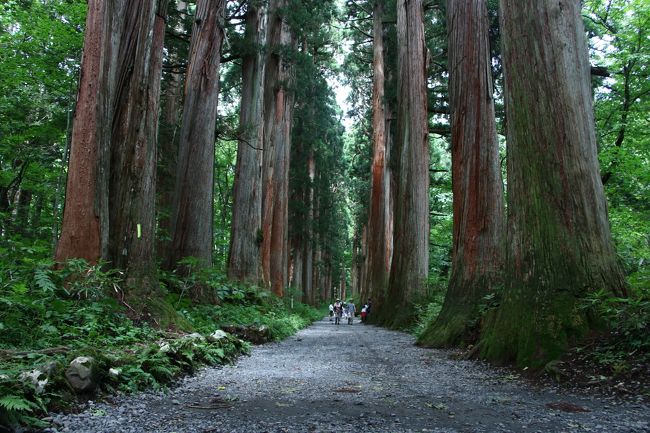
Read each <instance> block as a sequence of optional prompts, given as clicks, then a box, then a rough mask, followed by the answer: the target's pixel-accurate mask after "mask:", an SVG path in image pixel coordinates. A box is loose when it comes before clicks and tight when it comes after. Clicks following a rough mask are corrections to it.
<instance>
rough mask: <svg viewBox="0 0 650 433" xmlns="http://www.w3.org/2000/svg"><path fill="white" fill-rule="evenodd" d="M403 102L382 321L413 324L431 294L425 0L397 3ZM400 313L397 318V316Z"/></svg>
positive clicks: (400, 103)
mask: <svg viewBox="0 0 650 433" xmlns="http://www.w3.org/2000/svg"><path fill="white" fill-rule="evenodd" d="M397 46H398V58H397V62H398V77H397V86H398V98H397V139H396V151H397V159H398V161H399V163H398V167H397V173H396V176H397V182H396V183H397V192H396V196H395V222H394V224H395V227H394V228H395V230H394V233H395V239H394V252H393V262H392V266H391V272H390V279H389V284H388V296H387V302H386V304H385V306H384V307H382V306H380V308H378V309H375V306H374V303H373V314H374V313H377V314H378V320H379V321H381V322H383V323H385V324H387V325H389V326H394V327H401V326H403V325H405V324H407V323H408V322H409V321H410V320H411V319H412V317H410V316H411V315H412V314H413V312H412V303H413V302H414V301H415V300H417V299H418V298H419V297H421V296H422V295H424V294H425V292H426V283H427V275H428V269H429V141H428V131H427V87H426V60H425V59H426V47H425V45H424V23H423V21H422V1H421V0H409V1H406V0H398V1H397ZM396 311H397V312H398V313H397V314H395V312H396Z"/></svg>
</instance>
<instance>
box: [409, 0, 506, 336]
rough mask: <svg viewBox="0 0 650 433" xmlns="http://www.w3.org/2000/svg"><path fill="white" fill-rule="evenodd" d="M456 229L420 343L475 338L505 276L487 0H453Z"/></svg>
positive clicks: (451, 87) (449, 8)
mask: <svg viewBox="0 0 650 433" xmlns="http://www.w3.org/2000/svg"><path fill="white" fill-rule="evenodd" d="M447 23H448V26H449V30H448V35H449V65H450V69H449V102H450V107H451V143H452V160H451V161H452V185H453V202H454V230H453V252H452V264H451V267H452V271H451V277H450V279H449V288H448V290H447V295H446V297H445V303H444V305H443V308H442V311H441V312H440V315H439V316H438V318H437V319H436V321H435V322H434V323H432V324H431V325H430V326H429V327H428V329H427V330H426V331H425V333H424V334H423V335H422V337H421V338H420V343H424V344H427V345H434V346H453V345H456V344H458V343H461V342H468V341H469V340H471V339H475V338H476V335H470V333H471V332H474V333H475V331H476V328H477V326H478V319H479V306H480V304H481V303H482V302H484V300H483V297H484V296H485V295H487V294H488V293H490V292H491V291H492V290H493V289H494V288H495V286H497V285H498V284H499V283H500V282H501V277H502V271H503V263H504V260H505V239H504V228H505V226H504V208H505V206H504V201H503V200H504V199H503V181H502V180H501V167H500V163H499V141H498V138H497V131H496V122H495V118H494V101H493V99H492V72H491V67H490V65H491V61H490V60H491V59H490V45H489V39H488V30H489V21H488V16H487V4H486V0H449V1H448V2H447Z"/></svg>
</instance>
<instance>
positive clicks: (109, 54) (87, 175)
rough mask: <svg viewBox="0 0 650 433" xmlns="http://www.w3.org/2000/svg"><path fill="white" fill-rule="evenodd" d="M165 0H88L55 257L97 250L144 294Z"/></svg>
mask: <svg viewBox="0 0 650 433" xmlns="http://www.w3.org/2000/svg"><path fill="white" fill-rule="evenodd" d="M166 9H167V2H166V1H165V0H159V1H154V0H131V1H127V0H120V1H114V2H95V1H91V2H90V4H89V13H88V17H87V26H88V27H87V34H86V39H85V41H84V59H83V62H82V78H81V82H80V84H81V85H80V90H79V95H78V105H77V111H76V114H75V124H74V127H73V139H72V149H71V158H70V167H69V178H68V186H67V194H66V207H65V213H64V222H63V227H62V233H61V238H60V240H59V243H58V246H57V252H56V259H57V260H58V261H63V260H66V259H68V258H73V257H75V258H85V259H87V260H90V261H91V262H94V261H96V260H98V259H99V258H103V259H105V260H107V261H109V262H110V263H111V265H112V266H113V267H115V268H119V269H123V270H125V275H126V279H127V287H129V289H131V291H133V292H137V293H138V294H144V293H146V292H148V291H154V290H156V288H157V283H156V281H155V261H154V255H153V245H154V221H155V218H154V216H155V215H154V207H155V206H154V203H155V162H156V131H157V126H158V106H159V98H160V77H161V70H162V49H163V41H164V34H165V33H164V32H165V15H166Z"/></svg>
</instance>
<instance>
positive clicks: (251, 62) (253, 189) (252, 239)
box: [228, 3, 267, 283]
mask: <svg viewBox="0 0 650 433" xmlns="http://www.w3.org/2000/svg"><path fill="white" fill-rule="evenodd" d="M266 20H267V16H266V7H265V6H264V5H256V4H254V3H251V4H250V5H249V7H248V10H247V12H246V30H245V35H244V38H245V43H246V46H245V50H246V51H245V54H244V56H243V59H242V94H241V106H240V111H239V129H240V130H239V134H240V137H241V138H240V140H239V143H238V147H237V166H236V172H235V184H234V189H233V211H232V227H231V236H230V252H229V257H228V277H229V278H232V279H235V280H239V281H249V282H252V283H257V282H258V281H259V279H260V234H261V225H262V146H263V143H262V139H263V134H264V118H263V108H264V67H265V64H264V54H263V51H262V47H263V45H264V43H265V40H266Z"/></svg>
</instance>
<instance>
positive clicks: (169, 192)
mask: <svg viewBox="0 0 650 433" xmlns="http://www.w3.org/2000/svg"><path fill="white" fill-rule="evenodd" d="M172 61H174V59H172ZM168 77H169V79H168V80H167V81H166V84H167V86H166V89H165V90H166V91H165V93H166V97H165V98H164V103H163V104H162V105H163V107H162V113H161V116H160V121H161V122H160V127H159V131H158V164H157V166H156V190H157V191H158V194H157V195H158V205H157V213H158V217H157V218H158V242H157V244H156V255H157V256H158V258H159V259H161V260H162V261H163V265H164V266H167V265H168V264H169V263H166V262H167V258H168V257H169V255H170V251H169V247H170V245H171V230H172V209H173V206H174V188H175V187H176V170H177V168H176V165H177V162H178V161H177V160H178V138H179V126H180V115H181V113H182V108H183V107H182V99H183V94H182V92H183V90H182V89H183V87H182V82H183V78H182V75H181V74H180V73H176V72H174V71H170V72H169V74H168Z"/></svg>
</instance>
